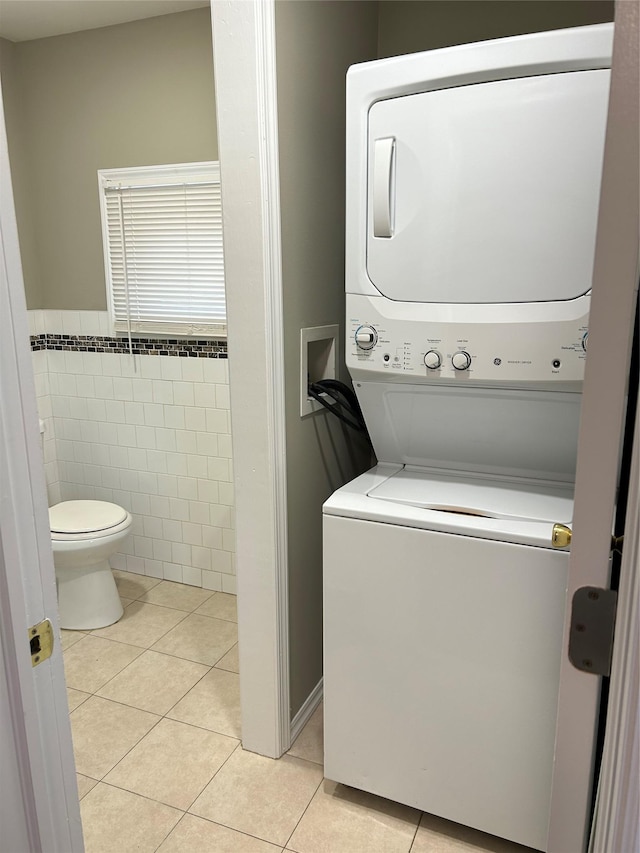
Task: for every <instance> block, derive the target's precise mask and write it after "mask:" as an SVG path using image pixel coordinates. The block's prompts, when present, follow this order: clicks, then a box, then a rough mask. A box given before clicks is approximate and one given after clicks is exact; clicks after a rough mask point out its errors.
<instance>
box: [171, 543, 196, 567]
mask: <svg viewBox="0 0 640 853" xmlns="http://www.w3.org/2000/svg"><path fill="white" fill-rule="evenodd" d="M171 561H172V562H173V563H181V564H184V565H189V563H190V562H191V545H187V544H185V543H184V542H172V543H171Z"/></svg>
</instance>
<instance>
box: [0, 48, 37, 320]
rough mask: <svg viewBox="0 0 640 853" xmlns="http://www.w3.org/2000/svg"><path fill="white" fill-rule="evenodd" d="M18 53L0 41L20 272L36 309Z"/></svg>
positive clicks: (1, 76) (30, 213) (31, 226)
mask: <svg viewBox="0 0 640 853" xmlns="http://www.w3.org/2000/svg"><path fill="white" fill-rule="evenodd" d="M17 50H18V45H15V44H13V42H10V41H7V39H3V38H0V81H1V83H2V101H3V108H4V114H5V120H6V130H7V137H8V143H9V153H10V158H11V175H12V183H13V191H14V196H15V195H16V194H18V195H19V196H20V204H17V203H16V219H17V222H18V232H19V237H20V250H21V254H22V272H23V277H24V286H25V295H26V299H27V305H28V306H30V307H33V308H35V307H38V306H40V305H41V304H42V294H41V292H40V276H39V274H38V269H37V252H36V247H35V231H34V228H33V221H34V217H33V212H32V210H31V201H32V200H31V197H30V195H29V193H28V192H27V191H26V188H27V187H28V185H29V164H28V162H27V154H26V152H27V140H26V139H25V136H24V123H23V121H22V105H23V94H22V90H21V85H20V78H19V76H18V74H19V72H18V68H17V60H16V52H17ZM14 201H15V198H14Z"/></svg>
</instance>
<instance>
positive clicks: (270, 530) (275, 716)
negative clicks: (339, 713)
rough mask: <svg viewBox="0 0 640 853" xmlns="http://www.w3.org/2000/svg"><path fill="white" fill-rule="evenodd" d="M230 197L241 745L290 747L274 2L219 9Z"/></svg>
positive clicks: (218, 65)
mask: <svg viewBox="0 0 640 853" xmlns="http://www.w3.org/2000/svg"><path fill="white" fill-rule="evenodd" d="M211 23H212V29H213V56H214V70H215V82H216V108H217V116H218V156H219V159H220V167H221V176H222V197H223V229H224V246H225V249H224V251H225V279H226V282H227V312H228V324H229V330H230V334H229V372H230V387H231V389H232V390H231V424H232V436H233V465H234V479H235V501H236V513H237V516H236V565H237V576H238V632H239V651H240V704H241V717H242V745H243V747H244V748H245V749H248V750H251V751H252V752H258V753H260V754H262V755H267V756H270V757H272V758H279V757H280V756H281V755H282V754H283V752H285V751H286V750H287V749H288V748H289V746H290V742H291V713H290V702H289V600H288V562H287V488H286V461H287V460H286V420H285V403H284V328H283V309H282V264H281V241H280V178H279V152H278V107H277V91H276V88H277V87H276V84H277V79H276V44H275V3H274V0H257V2H256V0H251V2H246V0H214V2H212V4H211Z"/></svg>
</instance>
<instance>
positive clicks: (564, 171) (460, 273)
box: [367, 70, 609, 303]
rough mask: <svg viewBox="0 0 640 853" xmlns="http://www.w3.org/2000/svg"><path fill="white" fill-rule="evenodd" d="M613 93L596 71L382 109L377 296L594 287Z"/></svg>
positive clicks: (569, 294) (464, 90)
mask: <svg viewBox="0 0 640 853" xmlns="http://www.w3.org/2000/svg"><path fill="white" fill-rule="evenodd" d="M608 90H609V71H608V70H593V71H580V72H573V73H564V74H546V75H543V76H538V77H523V78H520V79H513V80H498V81H494V82H490V83H479V84H475V85H467V86H457V87H455V88H450V89H441V90H438V91H432V92H423V93H421V94H415V95H406V96H404V97H396V98H389V99H387V100H382V101H377V102H376V103H374V104H373V105H372V107H371V109H370V110H369V116H368V136H369V184H368V185H369V190H368V228H367V234H368V238H367V272H368V274H369V278H370V279H371V281H372V283H373V284H374V285H375V286H376V288H377V289H378V290H379V291H380V292H381V293H382V294H383V295H384V296H386V297H388V298H389V299H393V300H399V301H401V302H444V303H478V302H485V303H510V302H542V301H554V300H565V299H574V298H575V297H577V296H581V295H582V294H584V293H586V292H587V291H588V290H589V288H590V286H591V270H592V267H593V247H594V244H595V234H596V221H597V212H598V197H599V193H600V175H601V169H602V152H603V146H604V133H605V123H606V110H607V95H608ZM559 234H561V235H562V238H561V239H559V238H558V235H559ZM541 245H543V246H544V247H545V251H544V252H540V246H541Z"/></svg>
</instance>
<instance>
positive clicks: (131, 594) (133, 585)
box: [112, 569, 160, 601]
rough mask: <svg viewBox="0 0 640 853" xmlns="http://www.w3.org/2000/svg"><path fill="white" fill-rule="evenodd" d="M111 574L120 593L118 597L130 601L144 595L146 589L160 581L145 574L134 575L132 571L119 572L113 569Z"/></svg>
mask: <svg viewBox="0 0 640 853" xmlns="http://www.w3.org/2000/svg"><path fill="white" fill-rule="evenodd" d="M112 571H113V576H114V578H115V579H116V586H117V587H118V592H119V593H120V598H121V599H122V598H123V597H124V598H128V599H129V600H130V601H135V600H136V599H137V598H140V596H141V595H144V593H145V592H147V590H149V589H151V588H152V587H154V586H157V585H158V584H159V583H160V579H159V578H148V577H147V576H146V575H136V574H134V573H133V572H121V571H118V570H117V569H113V570H112Z"/></svg>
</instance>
